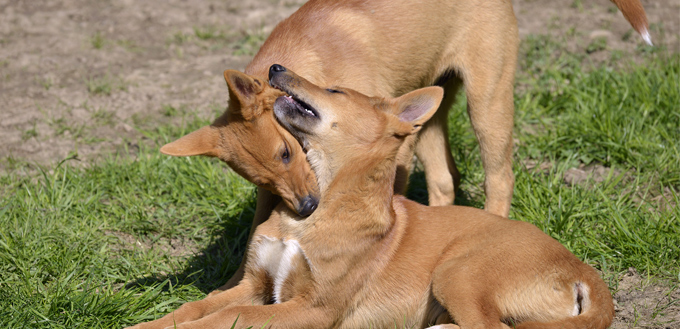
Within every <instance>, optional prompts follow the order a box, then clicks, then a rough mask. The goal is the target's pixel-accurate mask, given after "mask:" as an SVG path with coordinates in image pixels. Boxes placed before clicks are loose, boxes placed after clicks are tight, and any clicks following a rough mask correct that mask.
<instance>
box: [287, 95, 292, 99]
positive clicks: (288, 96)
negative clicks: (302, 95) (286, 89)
mask: <svg viewBox="0 0 680 329" xmlns="http://www.w3.org/2000/svg"><path fill="white" fill-rule="evenodd" d="M285 96H286V97H287V98H290V99H293V96H290V95H285Z"/></svg>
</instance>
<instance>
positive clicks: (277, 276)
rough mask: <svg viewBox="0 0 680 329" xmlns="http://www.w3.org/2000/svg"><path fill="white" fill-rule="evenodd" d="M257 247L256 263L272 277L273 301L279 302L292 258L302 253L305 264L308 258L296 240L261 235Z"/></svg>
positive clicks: (290, 267)
mask: <svg viewBox="0 0 680 329" xmlns="http://www.w3.org/2000/svg"><path fill="white" fill-rule="evenodd" d="M260 237H261V238H262V240H260V243H259V244H258V247H257V252H256V253H255V255H256V258H257V259H256V264H257V266H258V267H260V268H262V269H264V270H265V271H266V272H267V274H268V275H269V276H271V277H272V278H273V279H274V303H280V302H281V290H282V289H283V283H284V282H285V281H286V278H288V275H289V274H290V272H291V270H293V267H292V266H293V263H292V261H293V258H294V257H295V256H297V255H300V254H301V255H302V256H303V257H304V258H305V260H306V261H307V264H309V260H308V259H307V257H306V256H305V253H304V251H303V250H302V248H301V247H300V244H299V243H298V242H297V240H283V239H276V238H271V237H268V236H264V235H261V236H260Z"/></svg>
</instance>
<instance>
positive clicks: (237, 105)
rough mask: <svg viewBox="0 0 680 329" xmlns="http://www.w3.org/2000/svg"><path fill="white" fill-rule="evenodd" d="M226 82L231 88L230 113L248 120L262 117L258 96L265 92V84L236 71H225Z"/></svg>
mask: <svg viewBox="0 0 680 329" xmlns="http://www.w3.org/2000/svg"><path fill="white" fill-rule="evenodd" d="M224 80H225V81H226V82H227V86H228V87H229V103H230V104H229V111H231V113H232V114H240V115H241V116H242V117H243V118H244V119H246V120H250V119H251V118H253V117H256V116H258V115H260V112H261V109H259V107H258V104H257V95H258V94H259V93H261V92H262V90H264V88H265V86H264V84H265V82H262V81H260V79H258V78H255V77H251V76H249V75H247V74H245V73H242V72H239V71H235V70H226V71H224ZM256 112H257V113H256Z"/></svg>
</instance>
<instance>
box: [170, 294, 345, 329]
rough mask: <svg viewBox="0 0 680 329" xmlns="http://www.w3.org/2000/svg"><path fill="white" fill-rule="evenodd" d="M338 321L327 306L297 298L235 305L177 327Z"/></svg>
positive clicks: (296, 328)
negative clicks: (315, 304)
mask: <svg viewBox="0 0 680 329" xmlns="http://www.w3.org/2000/svg"><path fill="white" fill-rule="evenodd" d="M335 320H336V319H335V318H334V316H333V315H332V313H331V312H329V311H328V310H327V309H323V308H319V307H311V305H310V303H309V302H307V301H305V300H301V299H293V300H290V301H287V302H284V303H281V304H270V305H262V306H236V307H231V308H227V309H223V310H220V311H218V312H215V313H213V314H210V315H208V316H206V317H204V318H201V319H199V320H197V321H192V322H187V323H182V324H180V325H178V326H177V328H178V329H180V328H181V329H188V328H205V329H217V328H230V327H231V326H232V325H235V326H234V328H249V327H252V328H277V329H279V328H284V329H285V328H290V329H302V328H313V329H319V328H329V327H331V326H332V325H333V323H334V322H335ZM172 328H174V327H168V328H166V329H172Z"/></svg>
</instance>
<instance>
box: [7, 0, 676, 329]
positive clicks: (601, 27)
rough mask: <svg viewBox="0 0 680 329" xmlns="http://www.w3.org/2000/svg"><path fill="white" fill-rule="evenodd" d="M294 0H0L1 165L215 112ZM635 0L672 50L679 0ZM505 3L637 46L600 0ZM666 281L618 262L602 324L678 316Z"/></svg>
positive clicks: (583, 35) (622, 46) (589, 38)
mask: <svg viewBox="0 0 680 329" xmlns="http://www.w3.org/2000/svg"><path fill="white" fill-rule="evenodd" d="M303 2H304V1H299V0H239V1H236V0H233V1H218V0H200V1H198V0H196V1H187V0H145V1H133V0H120V1H110V0H102V1H87V0H41V1H35V0H0V106H1V111H0V140H1V141H2V143H0V170H1V171H9V170H15V169H16V168H23V169H26V168H29V170H30V167H33V165H34V164H38V165H49V164H54V163H57V162H59V161H60V160H63V159H65V158H67V157H72V156H75V155H76V154H77V157H78V158H79V159H81V160H83V161H81V163H82V164H83V165H87V164H88V163H91V162H92V161H94V160H96V159H97V158H99V157H101V156H106V155H108V154H112V153H114V152H118V151H123V150H127V151H128V152H129V151H130V150H134V146H135V145H136V144H137V143H139V141H140V140H142V141H143V136H144V135H143V133H142V130H143V129H142V127H144V128H148V127H153V125H154V124H157V123H158V122H162V123H172V124H177V125H181V124H182V123H183V122H184V121H185V120H186V118H187V115H188V114H191V115H193V114H196V115H197V116H199V117H201V118H206V119H209V118H212V117H214V116H215V113H216V112H219V111H221V110H222V109H223V108H224V107H225V106H226V104H227V97H228V95H227V90H226V87H225V83H224V80H223V78H222V72H223V71H224V70H225V69H238V70H242V69H243V68H244V67H245V65H246V64H247V63H248V61H249V60H250V59H251V58H252V56H253V55H254V53H255V52H256V51H257V49H258V47H259V46H260V45H261V43H262V41H263V40H264V38H265V37H266V36H267V35H268V34H269V32H270V31H271V29H272V28H273V27H274V26H275V25H276V23H277V22H279V21H280V20H281V19H283V18H285V17H287V16H289V15H290V14H291V13H292V12H294V11H295V10H296V9H297V8H298V7H299V6H300V5H301V4H302V3H303ZM642 2H643V5H644V7H645V9H646V10H647V15H648V18H649V21H650V23H651V35H652V39H653V41H654V43H655V45H657V46H662V47H666V48H667V49H670V50H671V51H674V52H679V51H680V38H679V32H680V0H660V1H650V0H643V1H642ZM513 4H514V7H515V13H516V15H517V19H518V24H519V31H520V36H521V37H526V36H527V35H530V34H550V35H553V36H555V37H565V36H566V38H565V39H566V46H567V49H568V50H569V51H574V52H580V53H587V54H588V57H587V58H588V60H592V61H593V62H598V61H603V60H606V59H608V58H610V57H611V55H612V52H620V53H621V54H624V55H630V57H633V58H637V57H636V56H637V55H636V54H639V49H640V47H641V38H640V37H639V36H637V35H635V34H631V32H630V31H631V28H630V26H629V25H628V23H627V22H626V21H625V20H624V18H623V16H622V15H621V14H620V13H619V12H618V11H616V10H615V7H614V6H613V4H612V3H611V2H609V1H607V0H594V1H586V2H582V1H581V0H572V1H549V0H515V1H513ZM602 39H605V40H606V46H604V47H599V48H597V47H596V48H594V49H595V51H593V49H588V45H590V44H592V43H593V42H595V41H598V40H602ZM638 60H639V58H638ZM350 87H351V86H350ZM130 146H133V147H130ZM579 170H581V169H579ZM576 174H579V175H580V176H583V174H581V173H578V172H576ZM589 174H592V172H590V173H589ZM577 176H578V175H577ZM580 176H579V177H580ZM574 177H576V176H574ZM572 179H575V180H578V179H579V178H578V177H576V178H572ZM574 182H575V181H574ZM572 183H573V182H572ZM119 238H121V237H120V236H119ZM122 240H125V237H123V238H122ZM170 244H171V245H173V243H170ZM677 286H678V283H677V282H675V283H658V282H657V283H650V282H649V280H645V279H642V278H640V276H639V275H638V274H637V273H636V272H635V271H634V270H631V271H629V272H628V273H627V274H626V275H624V276H623V277H622V278H621V281H620V282H619V289H618V291H617V292H616V294H615V297H616V300H617V303H618V306H617V318H616V323H615V324H614V326H613V328H632V327H644V328H680V306H679V305H678V300H679V298H680V296H679V292H678V289H677ZM670 301H673V302H674V304H673V303H671V302H670ZM669 303H671V305H670V306H668V307H665V306H664V305H667V304H669ZM664 307H665V308H664ZM660 308H662V311H661V312H660V313H659V312H657V311H659V309H660ZM655 312H657V313H655Z"/></svg>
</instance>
